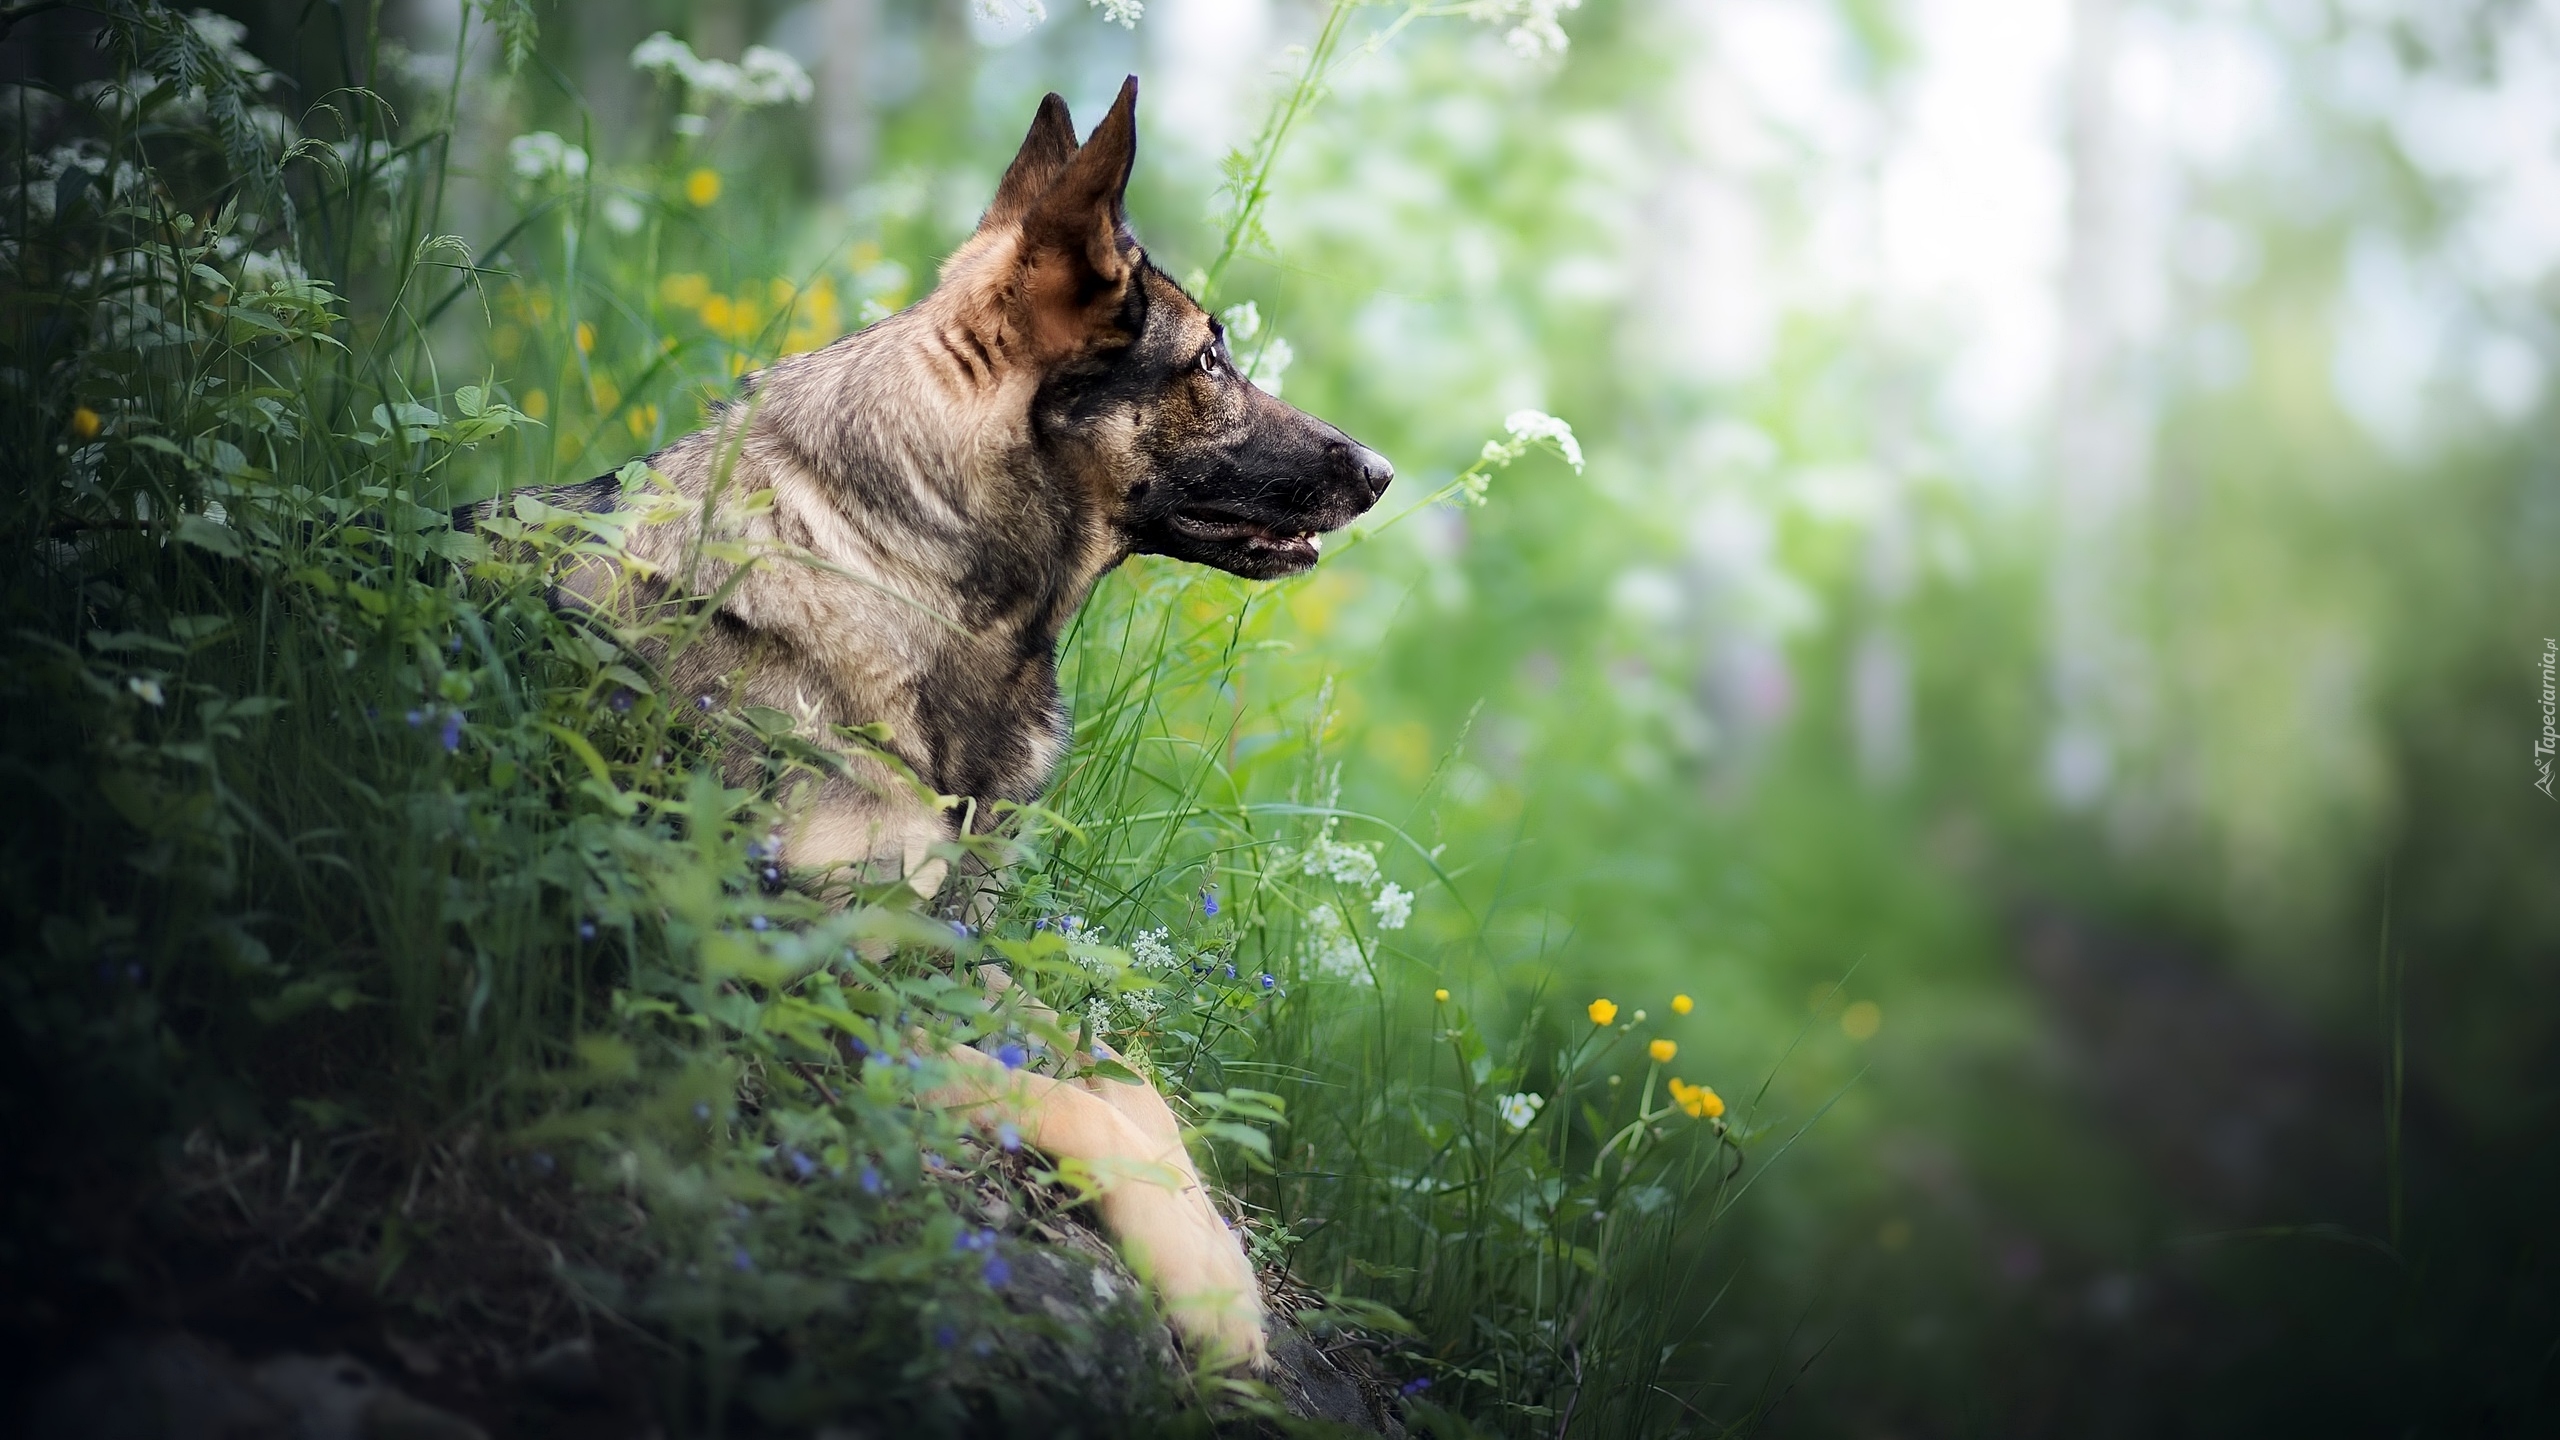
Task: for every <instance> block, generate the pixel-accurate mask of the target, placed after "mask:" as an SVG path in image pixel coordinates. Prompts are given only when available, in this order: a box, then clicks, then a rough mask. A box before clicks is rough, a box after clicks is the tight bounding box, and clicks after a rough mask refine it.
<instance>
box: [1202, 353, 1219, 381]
mask: <svg viewBox="0 0 2560 1440" xmlns="http://www.w3.org/2000/svg"><path fill="white" fill-rule="evenodd" d="M1200 373H1201V374H1203V375H1215V374H1217V373H1218V352H1217V351H1215V350H1203V351H1201V352H1200Z"/></svg>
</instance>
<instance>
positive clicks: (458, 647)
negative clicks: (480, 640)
mask: <svg viewBox="0 0 2560 1440" xmlns="http://www.w3.org/2000/svg"><path fill="white" fill-rule="evenodd" d="M444 648H445V649H447V650H450V651H452V652H453V653H454V654H456V655H459V654H461V653H462V637H461V636H460V635H458V634H457V635H455V636H453V637H451V638H450V639H448V640H446V641H445V642H444Z"/></svg>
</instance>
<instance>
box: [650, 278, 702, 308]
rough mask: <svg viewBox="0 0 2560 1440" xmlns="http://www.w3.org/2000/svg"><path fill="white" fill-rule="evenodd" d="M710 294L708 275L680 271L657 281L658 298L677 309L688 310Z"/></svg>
mask: <svg viewBox="0 0 2560 1440" xmlns="http://www.w3.org/2000/svg"><path fill="white" fill-rule="evenodd" d="M710 296H711V280H710V277H708V276H705V275H699V274H696V273H694V272H692V271H689V270H688V271H681V272H679V273H677V274H674V275H670V276H668V277H667V278H665V279H664V280H661V281H659V282H658V298H659V299H661V300H664V301H666V302H667V303H668V304H670V305H673V306H675V307H676V308H677V309H679V310H690V309H692V308H693V307H695V306H697V305H699V304H701V303H702V302H703V301H704V300H707V299H709V298H710Z"/></svg>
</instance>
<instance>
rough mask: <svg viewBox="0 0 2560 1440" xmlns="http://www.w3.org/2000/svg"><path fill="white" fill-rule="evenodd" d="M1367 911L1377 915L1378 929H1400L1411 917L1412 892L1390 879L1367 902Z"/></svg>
mask: <svg viewBox="0 0 2560 1440" xmlns="http://www.w3.org/2000/svg"><path fill="white" fill-rule="evenodd" d="M1369 913H1370V914H1372V915H1375V916H1377V917H1378V928H1379V929H1381V930H1401V929H1403V928H1404V927H1405V922H1406V921H1408V920H1411V919H1412V918H1413V892H1412V891H1410V890H1407V889H1406V888H1404V887H1403V886H1401V885H1398V884H1397V883H1396V882H1394V881H1393V880H1390V881H1388V882H1387V883H1386V884H1385V885H1383V886H1381V887H1380V888H1379V890H1378V898H1377V899H1375V900H1372V901H1370V902H1369Z"/></svg>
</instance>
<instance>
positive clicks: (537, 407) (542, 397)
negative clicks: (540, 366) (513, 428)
mask: <svg viewBox="0 0 2560 1440" xmlns="http://www.w3.org/2000/svg"><path fill="white" fill-rule="evenodd" d="M519 408H521V409H522V410H523V411H524V418H526V419H527V420H539V419H541V418H542V417H543V416H545V415H548V414H550V413H551V397H550V396H549V395H547V394H544V393H543V392H542V391H540V390H527V391H526V392H524V404H523V405H522V406H521V407H519Z"/></svg>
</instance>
